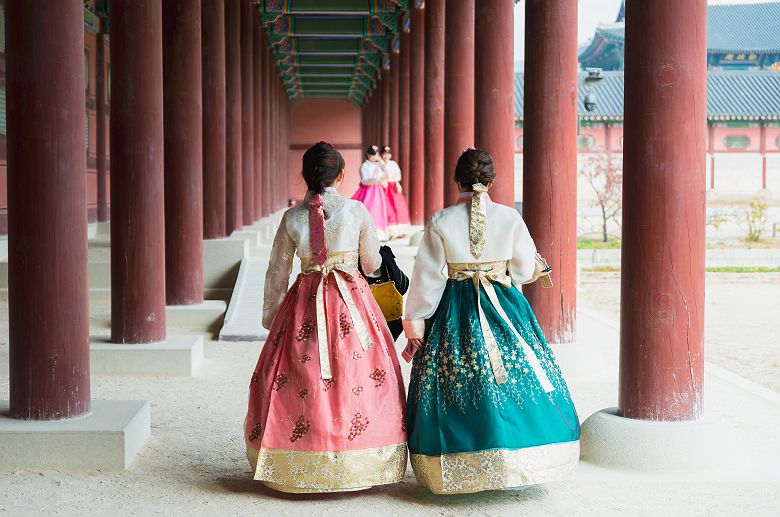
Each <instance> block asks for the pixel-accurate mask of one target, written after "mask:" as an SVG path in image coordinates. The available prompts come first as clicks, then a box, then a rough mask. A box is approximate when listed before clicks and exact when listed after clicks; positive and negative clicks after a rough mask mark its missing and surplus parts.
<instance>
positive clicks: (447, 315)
mask: <svg viewBox="0 0 780 517" xmlns="http://www.w3.org/2000/svg"><path fill="white" fill-rule="evenodd" d="M491 285H492V286H493V289H494V291H495V296H494V297H493V300H494V301H498V303H499V304H500V308H502V309H503V311H497V310H496V308H495V307H494V306H493V304H492V303H491V301H490V298H489V297H488V293H487V292H486V290H485V287H482V286H481V287H480V288H479V293H480V305H481V308H482V311H483V314H484V318H485V319H484V320H483V321H486V322H487V323H488V325H489V327H490V328H489V331H490V332H488V333H487V334H488V339H487V340H486V338H485V334H486V333H485V332H483V329H482V326H481V324H480V316H479V310H478V306H477V297H476V296H477V294H476V290H475V283H474V282H473V281H472V280H453V279H450V280H449V281H448V283H447V287H446V289H445V291H444V294H443V296H442V299H441V302H440V303H439V307H438V309H437V311H436V313H435V314H434V315H433V316H432V317H431V318H430V319H429V320H427V321H426V333H425V340H424V341H425V347H424V348H423V349H421V350H420V351H419V352H418V353H417V354H416V355H415V357H414V363H413V366H412V376H411V382H410V384H409V398H408V403H407V410H406V422H407V428H408V444H409V452H410V453H411V462H412V468H413V469H414V473H415V476H416V477H417V480H418V481H419V482H420V483H421V484H422V485H424V486H427V487H428V488H430V490H431V491H433V492H434V493H468V492H479V491H483V490H495V489H503V488H509V487H517V486H523V485H533V484H538V483H545V482H550V481H555V480H558V479H563V478H566V477H569V476H570V475H571V474H572V473H573V470H574V467H575V465H576V463H577V460H578V459H579V435H580V426H579V420H578V418H577V412H576V410H575V408H574V404H573V403H572V400H571V396H570V394H569V390H568V388H567V386H566V383H565V382H564V380H563V377H562V376H561V372H560V369H559V368H558V365H557V364H556V363H555V359H554V357H553V354H552V352H551V350H550V348H549V346H548V344H547V341H546V340H545V338H544V335H543V334H542V331H541V329H540V328H539V324H538V323H537V321H536V317H535V316H534V314H533V312H532V311H531V307H530V306H529V304H528V301H527V300H526V298H525V297H524V296H523V295H522V293H520V291H518V290H517V289H516V288H515V287H514V286H510V287H505V286H503V285H501V284H500V283H492V284H491ZM491 295H492V293H491ZM501 312H503V313H504V314H503V315H502V314H501ZM505 317H506V319H508V320H509V322H511V324H512V327H514V330H513V329H512V328H509V326H508V325H507V323H506V321H505V319H504V318H505ZM518 336H519V337H521V338H522V341H520V340H518ZM486 341H487V344H486ZM491 343H494V344H495V345H497V346H496V348H497V349H498V351H500V356H498V357H497V354H496V353H495V351H493V352H491V348H492V347H493V346H495V345H491ZM496 362H499V363H503V364H502V367H503V368H501V367H499V370H498V372H499V373H498V374H495V373H494V372H496V371H497V370H496V366H497V365H496ZM504 371H505V372H506V374H505V375H504V373H503V372H504ZM497 379H498V380H500V381H501V382H500V383H499V382H497Z"/></svg>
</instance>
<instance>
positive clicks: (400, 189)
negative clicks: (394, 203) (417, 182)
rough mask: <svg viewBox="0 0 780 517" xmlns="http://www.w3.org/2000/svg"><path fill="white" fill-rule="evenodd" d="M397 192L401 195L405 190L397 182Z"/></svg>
mask: <svg viewBox="0 0 780 517" xmlns="http://www.w3.org/2000/svg"><path fill="white" fill-rule="evenodd" d="M395 191H396V192H398V193H399V194H400V193H401V192H402V191H403V188H402V187H401V184H400V183H397V182H396V184H395Z"/></svg>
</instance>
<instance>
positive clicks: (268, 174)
mask: <svg viewBox="0 0 780 517" xmlns="http://www.w3.org/2000/svg"><path fill="white" fill-rule="evenodd" d="M261 33H262V34H261V36H262V40H263V56H264V57H265V59H264V60H263V63H262V65H261V66H262V72H263V77H262V89H263V96H262V109H263V113H262V117H263V130H262V136H263V143H262V149H261V153H262V156H261V166H262V171H263V176H262V179H261V181H260V183H261V186H262V190H263V191H262V210H261V214H262V216H263V217H266V216H268V215H270V213H271V178H272V177H273V175H274V173H275V171H274V169H273V167H272V166H271V138H272V136H273V135H272V134H271V124H270V114H271V70H272V67H273V63H274V61H273V54H272V53H271V50H270V48H269V47H268V37H267V35H266V34H265V31H261Z"/></svg>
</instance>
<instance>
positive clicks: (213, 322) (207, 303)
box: [165, 300, 227, 332]
mask: <svg viewBox="0 0 780 517" xmlns="http://www.w3.org/2000/svg"><path fill="white" fill-rule="evenodd" d="M225 310H227V303H225V302H224V301H222V300H204V301H203V303H198V304H196V305H168V306H167V307H166V308H165V322H166V324H167V326H168V329H176V330H179V331H182V330H184V331H190V332H211V331H214V330H218V329H220V328H221V327H222V321H223V320H224V317H225Z"/></svg>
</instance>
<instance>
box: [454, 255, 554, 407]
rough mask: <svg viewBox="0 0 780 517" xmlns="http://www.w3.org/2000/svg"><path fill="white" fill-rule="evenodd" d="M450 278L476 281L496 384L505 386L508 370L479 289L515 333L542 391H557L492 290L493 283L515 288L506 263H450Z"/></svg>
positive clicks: (483, 332) (478, 304) (478, 307)
mask: <svg viewBox="0 0 780 517" xmlns="http://www.w3.org/2000/svg"><path fill="white" fill-rule="evenodd" d="M447 269H448V272H449V277H450V278H452V279H453V280H469V279H470V280H472V281H473V282H474V290H475V291H476V295H477V313H478V314H479V324H480V326H481V327H482V336H483V337H484V339H485V348H486V350H487V353H488V359H489V360H490V368H491V369H492V370H493V377H494V378H495V380H496V384H503V383H505V382H506V381H507V377H508V376H507V373H506V368H505V367H504V361H503V360H502V359H501V351H500V350H499V349H498V342H497V341H496V337H495V335H493V331H492V330H491V329H490V325H489V324H488V321H487V318H486V317H485V312H484V311H483V310H482V302H481V301H480V298H481V297H480V292H479V287H480V286H482V288H483V289H484V290H485V294H486V295H487V297H488V300H489V301H490V304H491V305H492V306H493V308H494V309H495V310H496V312H497V313H498V315H499V317H500V318H501V319H502V320H504V324H505V325H506V326H507V327H509V329H510V330H511V331H512V334H514V336H515V339H516V340H517V344H519V345H520V348H521V349H522V351H523V355H525V359H526V361H528V364H529V365H530V366H531V369H532V370H533V372H534V374H535V375H536V378H537V379H539V383H540V384H541V385H542V389H543V390H544V392H545V393H549V392H551V391H554V390H555V388H554V387H553V385H552V383H551V382H550V379H549V378H548V377H547V373H546V372H545V371H544V368H543V367H542V364H541V363H540V362H539V358H538V357H536V354H535V353H534V351H533V349H532V348H531V347H530V345H529V344H528V343H527V342H526V341H525V339H523V337H522V336H521V335H520V333H519V332H518V331H517V329H515V326H514V325H513V324H512V322H511V321H510V320H509V316H507V314H506V311H504V308H503V307H501V304H500V303H499V301H498V296H497V295H496V289H495V288H494V287H493V282H497V283H499V284H501V285H503V286H504V287H510V286H511V285H512V279H511V278H510V277H509V275H507V274H506V262H485V263H476V264H447Z"/></svg>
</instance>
